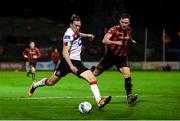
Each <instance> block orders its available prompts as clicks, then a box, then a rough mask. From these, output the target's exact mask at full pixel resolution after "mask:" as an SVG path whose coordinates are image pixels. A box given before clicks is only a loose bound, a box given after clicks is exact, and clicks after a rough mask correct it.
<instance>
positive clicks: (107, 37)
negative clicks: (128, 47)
mask: <svg viewBox="0 0 180 121" xmlns="http://www.w3.org/2000/svg"><path fill="white" fill-rule="evenodd" d="M111 37H112V34H110V33H106V34H105V36H104V38H103V40H102V43H104V44H106V45H114V44H115V45H122V42H120V41H111V40H110V38H111Z"/></svg>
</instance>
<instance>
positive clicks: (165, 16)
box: [0, 0, 180, 70]
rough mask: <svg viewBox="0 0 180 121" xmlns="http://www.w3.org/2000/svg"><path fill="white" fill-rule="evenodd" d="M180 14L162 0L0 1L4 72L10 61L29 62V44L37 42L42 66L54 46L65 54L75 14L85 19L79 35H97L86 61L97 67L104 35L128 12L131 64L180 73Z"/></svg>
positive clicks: (0, 53)
mask: <svg viewBox="0 0 180 121" xmlns="http://www.w3.org/2000/svg"><path fill="white" fill-rule="evenodd" d="M179 11H180V8H179V4H178V2H177V1H164V0H144V1H135V0H51V1H50V0H46V1H45V0H44V1H42V0H36V1H35V0H31V1H30V0H26V1H20V0H19V1H18V0H15V1H1V4H0V68H1V69H2V68H6V66H9V65H6V64H7V62H13V63H14V62H16V63H17V62H25V59H24V58H23V56H22V51H23V50H24V49H25V48H26V47H27V45H28V41H29V40H30V39H34V40H35V41H36V45H37V47H38V48H39V49H40V51H41V52H42V55H43V56H42V58H41V59H40V61H45V62H46V61H50V53H51V51H52V49H53V48H54V47H57V48H58V49H59V51H60V52H61V49H62V37H63V34H64V32H65V31H66V29H67V28H68V27H69V19H70V17H71V15H72V14H73V13H75V14H78V15H79V16H80V17H81V18H82V28H81V31H82V32H87V33H93V34H94V35H95V40H94V41H92V42H89V41H84V43H83V51H82V59H83V61H85V62H89V61H90V62H97V61H99V60H100V59H101V57H103V55H104V50H105V47H104V45H103V44H102V43H101V41H102V38H103V36H104V34H105V32H106V31H107V30H108V29H109V28H110V27H111V26H114V25H116V24H117V23H118V20H119V16H120V14H121V13H124V12H125V13H128V14H130V15H131V17H132V19H131V26H132V28H133V38H134V39H135V40H136V41H137V44H136V45H132V46H130V48H129V61H130V62H137V63H134V64H132V66H133V67H134V68H135V69H136V68H138V69H140V68H148V67H147V65H143V64H144V63H146V62H147V63H148V62H152V63H153V64H154V63H156V62H158V63H157V64H156V65H155V67H154V68H159V66H160V69H162V68H164V65H165V66H167V64H168V65H169V64H170V65H171V66H172V68H173V69H176V70H177V69H179V68H180V66H179V65H180V64H179V61H180V24H179V22H180V14H179ZM139 62H141V64H140V65H138V64H139ZM3 63H4V64H3ZM5 63H6V64H5ZM12 65H13V64H12ZM144 66H145V67H144ZM149 66H151V65H149ZM1 69H0V70H1Z"/></svg>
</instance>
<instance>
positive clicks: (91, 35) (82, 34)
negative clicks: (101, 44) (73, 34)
mask: <svg viewBox="0 0 180 121" xmlns="http://www.w3.org/2000/svg"><path fill="white" fill-rule="evenodd" d="M79 34H80V36H81V37H88V38H90V39H91V40H93V39H94V35H93V34H85V33H79Z"/></svg>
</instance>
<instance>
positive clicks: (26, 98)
mask: <svg viewBox="0 0 180 121" xmlns="http://www.w3.org/2000/svg"><path fill="white" fill-rule="evenodd" d="M164 96H166V97H173V96H175V95H140V96H139V97H164ZM102 97H107V96H102ZM90 98H94V96H84V97H80V96H79V97H78V96H59V97H17V98H16V97H12V98H11V97H6V98H5V99H8V100H44V99H90ZM112 98H126V96H112Z"/></svg>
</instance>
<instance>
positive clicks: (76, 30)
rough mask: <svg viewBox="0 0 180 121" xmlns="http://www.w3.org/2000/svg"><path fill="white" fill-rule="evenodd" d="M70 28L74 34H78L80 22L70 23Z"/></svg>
mask: <svg viewBox="0 0 180 121" xmlns="http://www.w3.org/2000/svg"><path fill="white" fill-rule="evenodd" d="M71 28H72V30H73V31H74V32H79V30H80V28H81V21H73V23H71Z"/></svg>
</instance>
